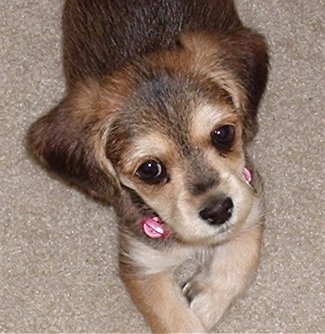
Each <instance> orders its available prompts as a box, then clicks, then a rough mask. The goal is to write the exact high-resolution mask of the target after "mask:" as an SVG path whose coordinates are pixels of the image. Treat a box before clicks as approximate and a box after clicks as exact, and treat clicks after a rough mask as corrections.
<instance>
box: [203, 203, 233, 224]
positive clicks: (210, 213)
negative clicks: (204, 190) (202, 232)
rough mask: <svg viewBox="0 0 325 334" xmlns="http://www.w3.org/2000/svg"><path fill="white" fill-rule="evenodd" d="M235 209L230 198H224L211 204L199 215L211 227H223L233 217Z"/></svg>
mask: <svg viewBox="0 0 325 334" xmlns="http://www.w3.org/2000/svg"><path fill="white" fill-rule="evenodd" d="M233 207H234V203H233V201H232V199H231V198H230V197H222V198H218V199H216V200H214V201H213V202H211V203H210V204H209V205H208V206H207V207H206V208H204V209H203V210H201V211H200V212H199V215H200V217H201V218H202V219H204V220H205V221H207V222H208V223H209V224H210V225H222V224H223V223H225V222H226V221H227V220H228V219H229V218H230V217H231V215H232V209H233Z"/></svg>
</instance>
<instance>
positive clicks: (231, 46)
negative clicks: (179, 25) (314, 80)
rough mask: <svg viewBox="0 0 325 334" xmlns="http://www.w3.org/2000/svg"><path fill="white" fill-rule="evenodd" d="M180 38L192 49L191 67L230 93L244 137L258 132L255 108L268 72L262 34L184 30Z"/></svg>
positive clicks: (246, 138) (245, 30)
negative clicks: (192, 59)
mask: <svg viewBox="0 0 325 334" xmlns="http://www.w3.org/2000/svg"><path fill="white" fill-rule="evenodd" d="M181 42H182V43H183V44H184V45H185V47H187V48H188V49H190V51H191V52H192V53H193V51H194V53H193V54H194V59H195V60H194V63H195V65H194V69H195V71H196V72H198V71H199V72H200V73H201V74H202V73H203V75H204V76H205V77H208V78H209V79H212V80H213V81H214V82H215V83H217V84H218V85H219V86H220V87H221V88H223V89H224V90H225V91H227V93H228V94H229V95H230V97H231V99H232V101H233V104H234V106H235V108H236V110H237V111H239V112H240V113H241V114H242V115H243V122H244V131H243V136H244V140H245V141H246V142H247V141H250V140H251V139H252V138H253V137H254V136H255V135H256V132H257V117H256V116H257V109H258V106H259V103H260V101H261V98H262V96H263V93H264V90H265V86H266V82H267V76H268V54H267V46H266V43H265V40H264V38H263V37H262V36H261V35H259V34H257V33H255V32H253V31H251V30H249V29H244V28H242V29H241V30H238V31H234V32H230V33H229V34H227V35H225V36H219V35H218V34H213V33H199V34H185V35H184V36H182V37H181Z"/></svg>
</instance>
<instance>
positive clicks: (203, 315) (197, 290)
mask: <svg viewBox="0 0 325 334" xmlns="http://www.w3.org/2000/svg"><path fill="white" fill-rule="evenodd" d="M183 294H184V296H185V298H186V299H187V301H188V303H189V306H190V309H191V310H192V311H193V313H194V314H195V315H196V316H197V317H198V318H199V320H200V322H201V323H202V325H203V326H204V327H205V328H207V329H208V330H210V329H211V328H212V327H213V326H214V325H215V324H216V323H217V322H218V321H219V319H220V318H221V317H222V315H223V314H224V312H225V310H226V309H227V307H228V306H229V304H228V303H227V301H226V300H225V299H226V298H225V299H224V298H223V296H222V293H221V291H219V293H218V292H217V291H215V290H214V289H212V288H211V287H209V286H204V285H203V284H202V282H200V281H199V280H196V279H194V280H192V281H190V282H187V283H186V284H185V285H184V286H183Z"/></svg>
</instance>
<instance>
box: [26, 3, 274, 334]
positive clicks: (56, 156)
mask: <svg viewBox="0 0 325 334" xmlns="http://www.w3.org/2000/svg"><path fill="white" fill-rule="evenodd" d="M63 60H64V68H65V74H66V81H67V96H66V97H65V98H64V99H63V101H62V102H61V103H60V104H59V105H58V106H57V107H55V108H54V109H53V110H52V111H50V112H49V113H48V114H46V115H45V116H43V117H42V118H40V119H39V120H38V121H37V122H35V123H34V124H33V125H32V127H31V130H30V132H29V136H28V140H29V145H30V147H31V149H32V151H33V152H34V154H35V155H36V157H37V158H38V159H39V160H40V161H41V162H42V163H43V164H44V165H46V166H47V167H48V168H49V169H50V170H52V171H54V172H56V173H58V174H60V175H61V176H62V177H64V178H67V179H68V180H72V181H73V182H74V183H75V184H77V185H79V186H80V187H81V188H82V189H84V190H85V191H87V192H88V193H90V194H91V195H92V196H94V197H97V198H101V199H102V200H104V201H106V202H108V203H111V204H113V205H114V207H115V209H116V211H117V213H118V216H119V218H120V227H121V228H120V237H121V276H122V278H123V280H124V282H125V284H126V286H127V288H128V290H129V292H130V294H131V297H132V298H133V300H134V302H135V303H136V305H137V307H138V308H139V310H140V311H141V312H142V313H143V314H144V316H145V318H146V320H147V322H148V323H149V325H150V326H151V329H152V330H153V331H156V332H159V331H160V332H161V331H164V332H175V331H182V332H186V331H189V332H196V331H204V330H206V329H209V328H211V326H212V325H213V324H214V323H215V322H216V321H217V320H218V319H219V318H220V316H221V315H222V314H223V312H224V309H226V308H227V307H228V306H229V304H230V303H231V302H232V301H233V299H234V298H235V297H236V296H237V295H238V294H240V293H241V292H242V291H243V290H244V288H245V287H246V286H247V284H248V281H249V277H250V276H251V273H252V272H254V270H255V268H256V265H257V263H258V254H259V241H260V228H259V227H258V225H257V224H253V226H250V225H248V226H249V227H247V228H245V229H243V231H242V233H241V234H240V235H238V237H237V239H235V238H234V235H235V233H237V232H238V231H239V230H240V227H239V225H238V227H236V228H234V230H233V231H232V232H231V233H229V236H228V234H227V236H226V237H224V240H223V239H222V240H219V239H218V240H217V237H216V236H214V237H213V238H212V237H211V238H212V239H211V240H210V239H209V238H210V237H209V238H208V236H207V238H206V241H203V239H199V238H197V239H195V236H194V235H188V236H187V235H186V234H184V235H181V234H180V233H179V232H177V231H176V230H177V229H176V230H175V236H172V237H170V238H168V239H167V240H165V241H164V242H163V243H161V242H157V241H156V240H150V239H148V238H147V237H146V236H145V235H144V234H143V232H142V231H141V226H140V225H139V220H140V219H141V218H142V217H143V216H146V215H147V214H150V213H151V214H152V213H153V212H156V211H157V209H155V208H154V206H155V205H157V204H156V203H161V206H162V207H163V206H166V205H167V203H168V201H169V200H171V197H170V196H174V195H173V192H172V189H171V190H166V187H165V185H164V184H160V185H157V186H155V187H153V186H152V185H145V184H143V183H141V182H140V181H139V180H138V179H137V178H136V177H135V176H134V168H135V166H136V162H135V161H134V159H136V158H134V157H133V156H132V154H133V150H134V147H136V148H137V146H136V144H137V143H141V140H142V138H145V136H155V135H159V136H158V137H157V140H158V141H159V140H161V141H162V145H161V146H162V147H165V151H164V152H162V153H159V154H160V156H159V159H162V160H163V161H164V162H165V163H166V166H168V167H170V169H171V170H173V171H174V170H175V171H176V172H175V173H176V174H173V175H172V178H174V179H175V177H178V176H177V175H179V179H180V180H184V182H186V185H184V187H183V188H181V189H182V191H183V190H184V194H185V193H186V194H187V195H186V196H185V197H186V198H187V199H188V203H191V205H193V206H198V207H200V206H202V205H203V204H202V203H207V202H209V201H210V202H211V200H212V199H214V198H215V194H216V191H217V189H218V188H219V186H220V187H222V186H223V187H224V189H228V188H227V187H228V186H227V187H225V186H224V181H223V179H222V177H220V175H219V174H222V173H221V171H222V168H225V169H227V170H228V169H229V170H237V169H238V168H239V167H238V166H239V165H241V164H242V163H243V161H242V160H243V159H244V155H245V149H244V145H245V144H247V143H248V142H249V141H250V140H251V139H252V138H253V137H254V136H255V134H256V132H257V119H256V115H257V108H258V105H259V102H260V100H261V97H262V95H263V92H264V89H265V85H266V81H267V66H268V57H267V50H266V44H265V42H264V39H263V37H262V36H260V35H259V34H257V33H255V32H253V31H252V30H250V29H248V28H245V27H243V25H242V24H241V22H240V20H239V18H238V15H237V13H236V10H235V7H234V4H233V1H230V0H199V1H194V0H193V1H192V0H132V1H130V0H111V1H109V0H92V1H87V0H68V1H66V4H65V8H64V13H63ZM202 106H209V108H210V109H211V108H215V110H219V109H220V110H221V109H222V110H223V111H222V113H221V114H220V115H221V116H220V119H222V121H220V122H221V123H220V124H221V125H223V124H227V123H231V124H234V126H235V127H236V138H235V142H234V145H233V147H232V149H231V150H230V151H229V152H223V153H222V154H221V155H219V157H217V161H219V160H218V159H220V164H219V165H218V162H217V163H216V162H215V159H214V158H213V155H214V153H213V150H211V148H210V146H211V143H210V142H208V141H207V140H205V139H204V137H202V136H201V137H200V136H199V135H197V134H195V135H193V133H196V132H195V131H199V130H198V129H195V124H197V122H196V123H195V122H194V123H193V118H195V117H196V116H195V115H196V112H195V110H200V108H202ZM193 127H194V129H192V128H193ZM193 131H194V132H193ZM153 138H156V137H153ZM154 141H155V140H154ZM149 143H150V141H149ZM134 145H135V146H134ZM139 145H140V148H139V150H140V151H141V150H142V146H141V145H142V144H139ZM143 145H144V147H143V150H146V149H147V148H148V147H146V145H147V146H148V145H149V144H143ZM129 156H131V157H132V158H130V159H129ZM129 160H130V161H129ZM247 163H248V162H247ZM221 166H224V167H221ZM182 171H184V174H183V172H182ZM177 173H179V174H177ZM236 173H237V172H236ZM257 179H258V178H257V177H256V180H257ZM124 180H127V181H124ZM236 180H237V179H236ZM166 182H168V181H166ZM236 182H237V181H236ZM238 182H239V181H238ZM254 182H255V181H254ZM241 186H242V185H241ZM229 187H230V185H229ZM243 187H244V186H243ZM139 189H140V190H139ZM246 190H247V189H246ZM223 191H226V190H223ZM247 191H248V190H247ZM258 193H259V192H258ZM247 194H248V192H247ZM218 196H220V193H219V192H218ZM247 196H249V198H250V197H251V195H247ZM254 196H256V194H255V195H254ZM147 197H148V198H152V199H153V202H152V203H151V204H150V203H148V201H147V200H146V198H147ZM254 198H255V197H254ZM254 201H255V199H254ZM149 202H150V201H149ZM256 205H257V204H256ZM243 210H246V208H243ZM247 210H249V209H247ZM252 210H253V209H252ZM254 210H255V209H254ZM256 210H257V209H256ZM158 211H159V208H158ZM158 214H160V212H158ZM162 215H163V213H162ZM247 215H248V214H247ZM256 215H258V214H256ZM254 219H255V218H254ZM254 219H253V220H254ZM256 219H257V218H256ZM166 223H167V224H168V221H166ZM240 224H241V223H240ZM248 232H249V233H248ZM184 233H185V232H184ZM187 237H188V238H187ZM222 238H223V237H222ZM232 238H234V239H233V241H231V240H232ZM213 240H214V241H213ZM225 240H227V241H229V240H230V241H229V243H228V244H227V245H229V247H230V246H231V245H232V246H231V247H232V248H230V249H237V250H238V251H239V252H241V251H240V250H241V249H242V250H243V252H244V253H245V251H246V248H247V249H250V251H249V252H248V253H247V262H246V265H245V267H243V268H241V269H240V274H239V273H237V276H236V271H234V273H233V275H234V277H241V278H238V279H235V278H234V281H235V282H237V281H238V293H237V292H236V291H237V290H236V288H234V286H232V287H231V289H232V290H231V291H235V292H231V293H228V295H229V296H228V295H227V296H228V297H225V296H224V294H222V293H221V294H220V295H219V296H218V298H219V299H220V300H219V299H218V298H216V301H215V302H216V303H217V304H220V302H224V305H225V306H224V309H222V310H221V309H220V310H218V311H216V314H215V315H212V313H211V315H209V317H208V316H206V317H205V316H204V315H201V314H200V310H196V309H195V308H196V307H195V306H193V305H195V303H194V304H193V305H192V307H193V310H191V309H190V308H189V307H188V306H187V304H186V301H185V298H183V297H182V293H181V290H180V289H179V290H178V288H177V286H176V283H175V282H174V281H173V278H172V275H171V274H170V273H169V271H170V270H171V266H170V265H169V262H168V261H171V260H168V261H167V260H166V268H167V269H166V270H163V271H162V272H154V273H153V274H150V273H149V272H150V270H149V272H147V271H146V269H144V268H143V267H142V265H141V264H140V263H136V260H135V257H134V258H132V256H131V253H132V249H133V250H139V252H140V249H141V247H142V246H141V245H146V247H147V246H149V248H148V249H149V252H151V250H152V252H151V253H150V254H151V255H152V256H153V255H154V254H156V253H155V252H156V251H158V254H160V255H163V254H164V252H165V250H164V249H165V247H168V248H166V249H168V252H171V253H172V254H174V253H173V249H175V252H180V254H183V253H184V254H185V253H186V254H187V253H188V254H190V253H191V252H192V250H191V249H192V247H194V248H193V249H197V250H198V249H200V252H201V251H202V252H203V253H204V254H205V253H206V258H207V259H209V260H208V261H205V260H204V263H205V264H204V266H206V265H210V266H211V268H214V267H216V268H218V269H216V270H217V271H220V270H221V269H220V268H219V267H218V266H217V265H216V264H214V260H213V259H214V257H215V255H214V252H213V253H211V252H212V250H211V249H212V248H211V249H210V248H209V249H210V250H208V248H205V247H206V246H207V245H209V246H211V245H213V247H215V246H218V245H219V243H220V242H221V241H222V242H224V241H225ZM133 241H134V242H135V243H133ZM191 245H192V246H191ZM188 247H190V248H188ZM223 247H225V249H227V247H228V246H219V248H218V247H216V251H215V252H216V254H217V253H222V252H223V251H222V249H223ZM147 251H148V250H147V248H146V252H147ZM230 253H231V251H229V254H230ZM175 254H176V253H175ZM177 254H178V253H177ZM225 254H226V253H225ZM151 255H150V256H151ZM168 256H170V259H176V258H177V256H178V255H168ZM228 256H229V255H222V258H224V259H226V258H227V257H228ZM231 261H236V260H235V259H232V260H231ZM167 262H168V265H167ZM220 263H223V262H222V261H221V262H220ZM241 265H242V264H241ZM224 266H226V260H225V263H224ZM238 270H239V269H238ZM206 279H207V278H204V279H202V280H201V281H202V282H203V281H205V280H206ZM193 282H194V280H193ZM240 282H242V283H240ZM236 284H237V283H236ZM212 285H213V284H211V286H212ZM194 286H196V288H194ZM239 286H240V287H239ZM197 287H198V285H197V284H194V283H193V284H192V288H191V289H190V290H191V291H190V292H191V293H192V292H193V291H194V290H195V291H196V292H197V296H199V297H200V296H202V295H203V294H200V293H199V291H201V288H199V289H198V288H197ZM228 288H229V289H230V286H229V287H227V289H228ZM148 289H149V290H150V289H151V290H150V291H152V289H154V290H155V293H153V295H151V296H148V295H149V294H150V292H149V290H148ZM227 289H226V288H225V291H226V290H227ZM174 290H175V291H177V292H175V291H174ZM203 290H204V291H205V289H203ZM229 291H230V290H229ZM175 293H176V294H175ZM184 293H185V292H184ZM173 294H174V296H173ZM185 294H187V295H189V293H188V292H186V293H185ZM225 294H226V292H225ZM210 295H211V294H210ZM199 297H197V300H199ZM206 298H207V297H206ZM200 303H201V302H200ZM212 303H213V302H211V306H212ZM197 304H198V303H197ZM202 304H204V305H205V304H207V305H208V304H209V303H208V302H203V301H202ZM159 308H166V310H169V311H168V312H167V311H166V312H167V313H164V312H165V311H164V312H160V311H159ZM219 308H220V307H219ZM202 309H203V308H202ZM173 312H174V314H173ZM176 315H177V316H176Z"/></svg>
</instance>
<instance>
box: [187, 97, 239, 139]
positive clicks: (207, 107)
mask: <svg viewBox="0 0 325 334" xmlns="http://www.w3.org/2000/svg"><path fill="white" fill-rule="evenodd" d="M229 116H230V118H231V119H232V118H236V115H235V113H232V110H231V108H230V107H229V106H228V105H226V104H221V103H220V104H218V105H212V104H202V105H200V106H199V107H198V108H197V110H196V112H194V113H193V115H192V119H191V124H190V132H191V135H192V137H193V138H194V139H200V138H202V137H204V136H206V134H207V133H209V132H210V131H211V130H213V128H214V126H216V125H217V124H221V123H222V122H224V121H225V120H228V119H229ZM232 116H233V117H232ZM229 120H230V119H229Z"/></svg>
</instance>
